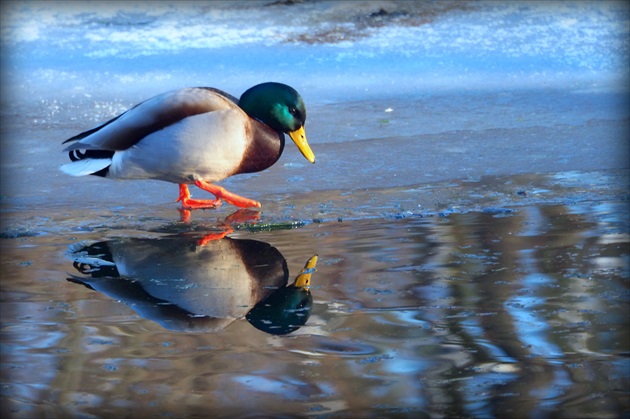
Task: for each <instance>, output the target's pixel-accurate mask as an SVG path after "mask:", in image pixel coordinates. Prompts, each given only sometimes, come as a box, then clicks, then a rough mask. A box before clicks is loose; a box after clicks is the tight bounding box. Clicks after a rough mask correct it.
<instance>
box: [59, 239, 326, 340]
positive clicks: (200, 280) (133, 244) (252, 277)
mask: <svg viewBox="0 0 630 419" xmlns="http://www.w3.org/2000/svg"><path fill="white" fill-rule="evenodd" d="M70 254H71V258H72V259H73V260H74V263H73V266H74V267H75V268H76V269H77V270H78V271H79V272H80V273H81V274H82V275H81V276H78V275H72V278H68V281H70V282H74V283H77V284H82V285H85V286H86V287H88V288H90V289H93V290H96V291H99V292H102V293H104V294H106V295H108V296H109V297H111V298H113V299H115V300H119V301H122V302H124V303H125V304H127V305H129V306H130V307H131V308H133V309H134V310H135V311H136V312H137V313H138V314H139V315H140V316H142V317H144V318H147V319H150V320H153V321H155V322H157V323H158V324H160V325H162V326H163V327H165V328H167V329H170V330H175V331H182V332H215V331H219V330H222V329H224V328H225V327H227V326H228V325H230V324H231V323H232V322H234V321H235V320H237V319H240V318H243V317H245V318H246V319H247V320H248V321H249V322H250V323H251V324H252V325H253V326H254V327H256V328H258V329H260V330H262V331H264V332H267V333H270V334H276V335H281V334H287V333H291V332H293V331H295V330H297V329H298V328H299V327H300V326H302V325H304V324H305V323H306V321H307V320H308V317H309V316H310V311H311V308H312V304H313V299H312V296H311V293H310V289H309V288H310V280H311V275H312V273H313V272H314V271H315V265H316V264H317V256H313V257H311V258H310V259H308V261H307V262H306V265H305V266H304V269H302V271H301V272H300V274H299V275H298V276H297V278H296V279H295V281H294V282H293V283H292V284H291V285H289V286H286V285H287V283H288V278H289V271H288V268H287V263H286V260H285V259H284V257H283V256H282V254H281V253H280V252H279V251H278V249H276V248H275V247H273V246H271V245H270V244H268V243H264V242H261V241H256V240H249V239H233V238H230V237H225V234H224V233H218V234H217V233H211V234H207V235H205V236H203V237H201V236H200V235H199V234H191V233H181V234H177V235H171V236H164V237H160V238H152V239H150V238H123V239H117V240H110V241H103V242H97V243H92V244H89V243H79V244H76V245H73V246H71V248H70Z"/></svg>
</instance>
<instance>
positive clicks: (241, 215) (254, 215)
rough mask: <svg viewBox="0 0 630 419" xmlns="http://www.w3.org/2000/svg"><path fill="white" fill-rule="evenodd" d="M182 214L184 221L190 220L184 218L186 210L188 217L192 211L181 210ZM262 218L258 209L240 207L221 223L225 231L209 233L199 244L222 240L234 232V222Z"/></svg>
mask: <svg viewBox="0 0 630 419" xmlns="http://www.w3.org/2000/svg"><path fill="white" fill-rule="evenodd" d="M180 212H181V214H182V221H184V222H185V221H188V218H186V219H185V220H184V215H183V214H184V212H187V213H188V217H190V211H188V210H180ZM258 220H260V212H258V211H252V210H247V209H240V210H238V211H236V212H234V213H232V214H230V215H228V216H227V217H226V218H225V220H224V221H223V222H222V223H221V226H222V227H223V228H225V230H224V231H221V232H219V233H209V234H206V235H205V236H203V237H202V238H201V239H199V241H198V242H197V243H198V244H199V246H203V245H205V244H207V243H208V242H211V241H213V240H221V239H222V238H224V237H225V236H227V235H228V234H230V233H232V232H233V231H234V228H232V224H237V223H245V222H252V221H258Z"/></svg>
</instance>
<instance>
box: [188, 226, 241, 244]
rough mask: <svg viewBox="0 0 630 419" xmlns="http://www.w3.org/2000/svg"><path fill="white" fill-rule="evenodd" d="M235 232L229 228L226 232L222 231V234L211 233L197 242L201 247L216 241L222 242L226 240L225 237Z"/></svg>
mask: <svg viewBox="0 0 630 419" xmlns="http://www.w3.org/2000/svg"><path fill="white" fill-rule="evenodd" d="M233 231H234V230H232V229H231V228H228V229H227V230H225V231H222V232H220V233H210V234H206V235H205V236H203V237H202V238H200V239H199V240H197V244H198V245H199V246H205V245H206V244H208V243H209V242H211V241H214V240H221V239H222V238H224V237H225V236H227V235H228V234H230V233H231V232H233Z"/></svg>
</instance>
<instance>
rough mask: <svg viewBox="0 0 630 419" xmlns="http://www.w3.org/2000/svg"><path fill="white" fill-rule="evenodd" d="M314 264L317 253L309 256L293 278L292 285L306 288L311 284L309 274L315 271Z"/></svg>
mask: <svg viewBox="0 0 630 419" xmlns="http://www.w3.org/2000/svg"><path fill="white" fill-rule="evenodd" d="M315 265H317V255H314V256H313V257H311V258H310V259H309V260H308V261H307V262H306V265H304V269H302V271H301V272H300V274H299V275H298V276H297V278H295V281H294V282H293V286H295V287H300V288H308V287H309V286H310V285H311V275H312V274H313V272H315Z"/></svg>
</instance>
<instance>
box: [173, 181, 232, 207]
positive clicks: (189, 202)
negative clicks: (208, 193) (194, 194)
mask: <svg viewBox="0 0 630 419" xmlns="http://www.w3.org/2000/svg"><path fill="white" fill-rule="evenodd" d="M215 196H216V195H215ZM175 202H181V203H182V208H184V209H208V208H217V207H219V206H221V199H220V198H218V197H217V199H192V198H191V197H190V191H189V190H188V185H185V184H180V185H179V197H177V201H175Z"/></svg>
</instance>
